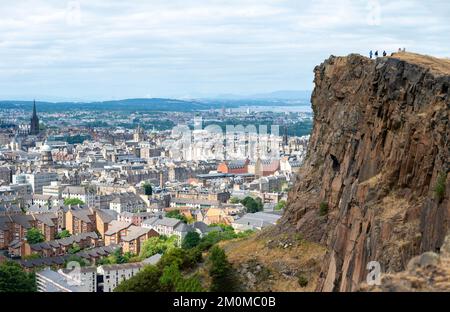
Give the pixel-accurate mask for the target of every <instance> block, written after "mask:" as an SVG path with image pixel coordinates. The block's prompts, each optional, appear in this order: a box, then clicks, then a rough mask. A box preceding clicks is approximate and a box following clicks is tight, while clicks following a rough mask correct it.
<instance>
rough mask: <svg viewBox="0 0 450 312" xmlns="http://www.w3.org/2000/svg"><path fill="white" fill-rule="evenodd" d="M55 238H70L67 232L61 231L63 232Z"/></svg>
mask: <svg viewBox="0 0 450 312" xmlns="http://www.w3.org/2000/svg"><path fill="white" fill-rule="evenodd" d="M55 237H56V239H61V238H66V237H70V232H69V231H68V230H63V231H61V232H59V233H58V234H56V236H55Z"/></svg>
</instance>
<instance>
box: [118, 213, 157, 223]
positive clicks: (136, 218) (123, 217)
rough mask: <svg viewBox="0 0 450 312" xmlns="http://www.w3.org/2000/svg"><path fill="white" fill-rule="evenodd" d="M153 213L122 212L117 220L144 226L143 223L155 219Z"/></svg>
mask: <svg viewBox="0 0 450 312" xmlns="http://www.w3.org/2000/svg"><path fill="white" fill-rule="evenodd" d="M154 216H155V214H154V213H153V212H127V211H125V212H122V213H120V214H118V216H117V220H118V221H123V222H128V223H132V224H134V225H136V226H142V222H144V221H145V220H147V219H150V218H152V217H154Z"/></svg>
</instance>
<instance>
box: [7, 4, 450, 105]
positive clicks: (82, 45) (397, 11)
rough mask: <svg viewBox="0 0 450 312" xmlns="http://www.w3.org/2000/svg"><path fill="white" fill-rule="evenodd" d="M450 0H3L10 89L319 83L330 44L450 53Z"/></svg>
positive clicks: (198, 90)
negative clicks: (315, 80)
mask: <svg viewBox="0 0 450 312" xmlns="http://www.w3.org/2000/svg"><path fill="white" fill-rule="evenodd" d="M449 16H450V2H449V1H448V0H442V1H440V0H435V1H418V0H417V1H416V0H389V1H388V0H334V1H325V0H319V1H303V0H170V1H167V0H146V1H144V0H128V1H119V0H79V1H74V0H70V1H65V0H27V1H26V0H2V1H0V99H3V100H5V99H16V100H19V99H21V100H30V99H33V98H36V99H38V100H50V101H62V100H76V101H96V100H110V99H123V98H147V97H148V98H150V97H164V98H199V97H214V96H218V95H221V94H237V95H248V94H255V93H265V92H272V91H277V90H311V89H312V88H313V83H312V81H313V69H314V67H315V66H316V65H318V64H320V63H321V62H322V61H323V60H324V59H326V58H328V57H329V56H330V55H347V54H349V53H360V54H368V51H369V50H370V49H373V50H377V49H378V50H380V51H382V50H386V51H387V52H388V53H390V52H394V51H396V50H398V48H399V47H402V48H403V47H404V48H406V49H407V50H408V51H414V52H418V53H424V54H430V55H434V56H438V57H449V54H450V53H449V51H450V23H449V21H448V18H449Z"/></svg>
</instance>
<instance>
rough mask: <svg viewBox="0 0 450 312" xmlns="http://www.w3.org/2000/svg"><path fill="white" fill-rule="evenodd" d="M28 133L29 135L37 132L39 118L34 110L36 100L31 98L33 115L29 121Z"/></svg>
mask: <svg viewBox="0 0 450 312" xmlns="http://www.w3.org/2000/svg"><path fill="white" fill-rule="evenodd" d="M30 134H31V135H37V134H39V118H38V116H37V112H36V100H33V115H32V116H31V121H30Z"/></svg>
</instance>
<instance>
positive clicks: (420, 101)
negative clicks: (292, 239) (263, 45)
mask: <svg viewBox="0 0 450 312" xmlns="http://www.w3.org/2000/svg"><path fill="white" fill-rule="evenodd" d="M449 64H450V61H449V60H441V59H436V58H432V57H428V56H421V55H417V54H411V53H399V54H394V55H393V56H392V57H385V58H378V59H376V60H371V59H368V58H366V57H363V56H360V55H355V54H353V55H349V56H347V57H334V56H331V57H330V58H329V59H328V60H326V61H325V62H324V63H322V64H321V65H320V66H317V67H316V68H315V71H314V72H315V90H314V92H313V95H312V107H313V110H314V113H315V119H314V128H313V132H312V135H311V141H310V145H309V147H308V153H307V159H306V161H305V163H304V165H303V167H302V168H301V170H300V172H299V179H298V180H299V182H298V184H297V185H296V186H295V187H294V188H293V189H292V190H291V192H290V194H289V199H288V205H287V209H286V211H285V214H284V216H283V218H282V220H281V222H280V224H279V225H278V226H277V227H275V228H273V229H272V230H271V234H270V236H271V237H277V236H280V235H286V234H288V235H290V236H295V235H300V236H301V237H302V238H303V239H304V240H305V241H307V242H310V243H314V244H318V245H320V246H323V247H325V248H326V255H325V256H324V257H323V259H322V260H321V266H320V268H318V269H317V274H313V275H314V276H318V279H317V280H316V281H315V282H314V283H315V284H316V285H317V286H316V289H315V290H317V291H356V290H358V289H359V286H360V283H361V282H362V281H365V280H366V276H367V274H368V273H369V272H368V270H367V268H366V266H367V264H368V263H369V262H370V261H378V262H379V263H380V265H381V270H382V272H384V273H388V274H389V273H395V272H399V271H402V270H404V269H405V268H406V267H407V264H408V262H409V260H410V259H411V258H412V257H413V256H416V255H418V254H421V253H423V252H426V251H433V252H439V250H440V248H441V245H442V244H443V241H444V238H445V236H446V234H447V232H448V228H449V226H450V223H449V221H450V213H449V212H450V201H449V194H450V172H449V160H450V151H449V137H450V127H449V114H450V98H449V92H448V87H449V85H450V75H449ZM251 256H252V255H249V256H248V257H249V258H250V257H251ZM301 269H302V270H308V268H307V267H304V266H303V267H302V268H301Z"/></svg>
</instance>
